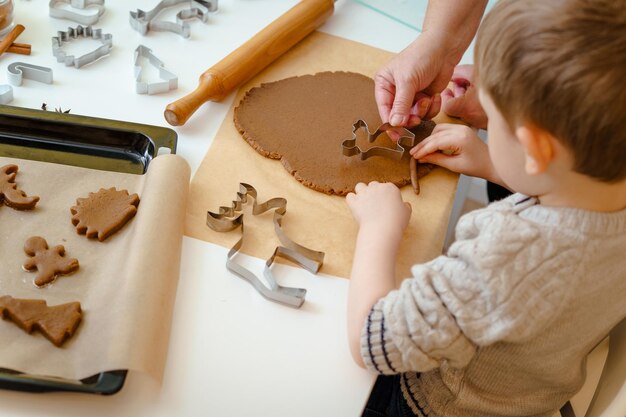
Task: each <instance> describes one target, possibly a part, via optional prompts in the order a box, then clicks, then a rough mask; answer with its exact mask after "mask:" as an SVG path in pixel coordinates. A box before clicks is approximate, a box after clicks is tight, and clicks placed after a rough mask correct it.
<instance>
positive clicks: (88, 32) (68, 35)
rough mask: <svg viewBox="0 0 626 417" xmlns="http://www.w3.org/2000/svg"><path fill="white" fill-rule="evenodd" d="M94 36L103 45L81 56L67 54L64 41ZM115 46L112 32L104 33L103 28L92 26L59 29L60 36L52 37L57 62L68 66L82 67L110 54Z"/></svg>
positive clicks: (53, 51) (53, 52)
mask: <svg viewBox="0 0 626 417" xmlns="http://www.w3.org/2000/svg"><path fill="white" fill-rule="evenodd" d="M81 37H82V38H92V39H95V40H99V41H100V42H102V45H101V46H99V47H98V48H96V49H94V50H93V51H91V52H88V53H86V54H84V55H81V56H79V57H74V55H67V54H66V53H65V51H64V50H63V43H64V42H69V41H70V40H72V39H78V38H81ZM112 48H113V35H111V34H110V33H105V34H104V35H103V34H102V29H94V28H93V27H91V26H86V27H84V26H81V25H78V26H76V27H75V28H72V27H69V28H67V32H63V31H59V32H58V36H54V37H53V38H52V54H53V55H54V56H55V57H56V59H57V62H64V63H65V65H66V66H68V67H69V66H72V65H74V66H75V67H76V68H80V67H82V66H84V65H87V64H90V63H92V62H94V61H96V60H97V59H98V58H101V57H103V56H105V55H108V54H109V53H110V52H111V49H112Z"/></svg>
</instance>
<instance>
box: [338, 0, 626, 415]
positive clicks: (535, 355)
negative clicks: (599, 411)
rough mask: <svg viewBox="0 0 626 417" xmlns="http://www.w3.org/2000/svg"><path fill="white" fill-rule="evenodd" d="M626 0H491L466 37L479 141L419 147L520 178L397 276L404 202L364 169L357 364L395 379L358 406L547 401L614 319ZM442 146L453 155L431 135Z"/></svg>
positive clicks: (625, 249)
mask: <svg viewBox="0 0 626 417" xmlns="http://www.w3.org/2000/svg"><path fill="white" fill-rule="evenodd" d="M625 10H626V2H625V1H624V0H619V1H615V0H555V1H545V0H502V1H500V2H499V3H498V4H497V5H496V6H495V7H494V8H493V10H492V11H491V12H490V13H489V15H488V16H487V17H486V18H485V20H484V22H483V24H482V26H481V28H480V30H479V33H478V35H477V43H476V49H475V64H476V74H477V86H478V91H479V94H478V95H479V99H480V102H481V104H482V106H483V108H484V110H485V112H486V114H487V116H488V125H489V126H488V128H489V146H488V148H487V146H486V145H484V144H483V143H482V142H480V140H479V139H478V138H477V137H475V135H474V134H473V132H472V131H471V130H470V129H468V128H466V127H462V126H450V125H441V126H438V127H437V129H436V131H434V133H433V135H432V136H431V137H430V138H428V139H426V140H425V141H424V142H422V143H421V144H419V145H417V146H416V147H415V148H414V149H412V150H411V153H412V155H413V156H414V157H415V158H417V159H419V160H423V161H429V162H433V163H438V164H440V165H443V166H447V167H452V168H453V170H455V171H458V172H462V173H465V174H470V175H476V176H481V177H483V178H486V179H488V180H490V181H493V182H496V183H500V184H503V185H505V186H506V187H507V188H509V189H511V190H513V191H515V192H516V194H514V195H512V196H511V197H509V198H507V199H505V200H502V201H499V202H497V203H494V204H492V205H490V206H488V207H487V208H485V209H482V210H477V211H474V212H471V213H469V214H467V215H465V216H463V217H462V218H461V220H460V221H459V224H458V226H457V230H456V239H457V241H456V242H455V243H454V244H453V245H452V246H451V247H450V250H449V251H448V254H447V255H446V256H440V257H438V258H436V259H434V260H432V261H431V262H428V263H426V264H422V265H416V266H414V267H413V270H412V272H413V278H412V279H408V280H405V281H404V282H403V283H402V285H401V286H400V288H399V289H394V261H395V256H396V252H397V248H398V245H399V243H400V240H401V236H402V233H403V231H404V228H405V227H406V225H407V222H408V218H409V216H410V212H411V210H410V206H408V205H407V204H406V203H404V202H402V200H401V197H400V193H399V190H398V189H397V188H396V187H395V186H393V185H390V184H379V183H370V184H369V185H365V184H359V185H357V187H356V189H355V193H354V194H350V195H348V197H347V199H346V200H347V203H348V205H349V207H350V209H351V210H352V213H353V216H354V218H355V220H356V221H357V222H358V224H359V233H358V237H357V244H356V250H355V255H354V266H353V269H352V275H351V279H350V290H349V295H348V336H349V343H350V347H351V351H352V354H353V356H354V358H355V360H356V362H357V363H359V364H360V365H362V366H363V365H365V366H366V367H367V368H368V369H370V370H372V371H374V372H377V373H380V374H385V375H394V374H395V375H397V376H396V377H394V379H393V380H391V381H392V382H391V386H390V387H389V394H388V397H389V398H387V399H385V401H386V404H383V405H382V406H380V407H379V409H378V410H368V409H366V412H365V414H366V415H367V413H368V412H371V413H373V414H369V415H403V416H404V415H418V416H429V417H460V416H463V417H478V416H481V417H484V416H545V417H549V416H551V415H552V414H553V413H554V412H555V411H556V410H557V409H558V408H560V407H561V406H562V405H563V404H564V403H565V402H566V401H567V400H568V399H569V398H570V397H571V396H572V395H573V394H575V393H576V392H577V391H578V390H579V389H580V387H581V386H582V384H583V382H584V379H585V360H586V356H587V354H588V353H589V352H590V351H591V350H592V349H593V348H594V346H595V345H596V344H597V343H598V342H600V341H601V340H602V339H603V338H604V337H605V336H606V335H607V334H608V332H609V331H610V330H611V328H612V327H613V326H614V325H615V324H617V323H618V322H620V321H621V320H622V319H623V318H624V317H626V303H625V302H624V300H625V299H626V279H625V278H626V256H625V253H626V163H625V160H626V134H625V133H624V132H625V130H624V127H623V123H624V121H625V120H624V114H626V86H625V80H626V13H625V12H624V11H625ZM443 149H448V150H452V151H453V153H452V155H444V154H442V153H439V152H437V151H439V150H443Z"/></svg>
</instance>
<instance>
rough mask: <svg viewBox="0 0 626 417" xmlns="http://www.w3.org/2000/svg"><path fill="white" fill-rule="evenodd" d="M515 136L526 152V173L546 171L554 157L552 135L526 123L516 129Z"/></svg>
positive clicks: (535, 173)
mask: <svg viewBox="0 0 626 417" xmlns="http://www.w3.org/2000/svg"><path fill="white" fill-rule="evenodd" d="M515 136H517V139H518V140H519V141H520V144H521V145H522V148H523V149H524V153H525V154H526V155H525V158H526V166H525V168H526V173H527V174H528V175H538V174H542V173H544V172H545V171H546V170H547V169H548V165H550V162H552V160H553V159H554V151H555V149H554V144H553V140H554V138H553V137H552V135H551V134H550V133H548V132H546V131H545V130H543V129H541V128H538V127H537V126H534V125H531V124H524V125H522V126H520V127H518V128H517V129H515Z"/></svg>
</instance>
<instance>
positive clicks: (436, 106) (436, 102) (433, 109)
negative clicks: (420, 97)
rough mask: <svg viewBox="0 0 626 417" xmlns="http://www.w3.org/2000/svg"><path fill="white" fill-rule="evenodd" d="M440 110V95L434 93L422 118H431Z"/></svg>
mask: <svg viewBox="0 0 626 417" xmlns="http://www.w3.org/2000/svg"><path fill="white" fill-rule="evenodd" d="M440 110H441V95H440V94H435V95H434V96H433V98H432V100H431V101H430V107H429V108H428V111H427V112H426V115H425V116H424V119H427V120H430V119H432V118H433V117H435V116H437V115H438V114H439V111H440Z"/></svg>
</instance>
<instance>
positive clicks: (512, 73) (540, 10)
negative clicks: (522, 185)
mask: <svg viewBox="0 0 626 417" xmlns="http://www.w3.org/2000/svg"><path fill="white" fill-rule="evenodd" d="M474 58H475V59H474V60H475V63H476V71H477V74H478V80H479V81H478V85H479V87H480V88H482V89H483V90H484V91H485V92H486V93H487V94H488V95H489V96H490V97H491V99H492V100H493V101H494V103H495V105H496V106H497V108H498V110H499V111H500V112H501V113H502V115H503V116H504V118H505V119H506V120H507V122H508V124H509V127H511V129H514V128H515V127H516V126H519V125H520V124H521V123H523V122H529V123H532V124H535V125H536V126H538V127H540V128H542V129H544V130H546V131H548V132H550V133H551V134H552V135H554V136H555V137H556V138H557V139H558V140H559V141H560V142H561V143H562V144H563V145H565V146H566V147H567V148H568V149H570V150H571V151H572V152H573V155H574V167H573V168H574V170H575V171H576V172H578V173H581V174H584V175H587V176H589V177H592V178H595V179H598V180H601V181H604V182H617V181H620V180H623V179H626V0H501V1H500V2H498V4H496V6H494V8H493V9H492V11H491V12H490V13H489V14H488V15H487V16H486V17H485V19H484V21H483V23H482V25H481V27H480V29H479V31H478V35H477V40H476V47H475V57H474Z"/></svg>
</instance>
